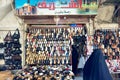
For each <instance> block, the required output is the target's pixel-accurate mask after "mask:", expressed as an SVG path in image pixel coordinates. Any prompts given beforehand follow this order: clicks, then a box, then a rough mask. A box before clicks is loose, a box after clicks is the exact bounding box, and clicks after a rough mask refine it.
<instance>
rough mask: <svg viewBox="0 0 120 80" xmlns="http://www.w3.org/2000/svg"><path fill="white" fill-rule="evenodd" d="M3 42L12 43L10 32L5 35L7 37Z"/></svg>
mask: <svg viewBox="0 0 120 80" xmlns="http://www.w3.org/2000/svg"><path fill="white" fill-rule="evenodd" d="M4 41H12V35H11V31H9V32H8V33H7V35H6V36H5V38H4Z"/></svg>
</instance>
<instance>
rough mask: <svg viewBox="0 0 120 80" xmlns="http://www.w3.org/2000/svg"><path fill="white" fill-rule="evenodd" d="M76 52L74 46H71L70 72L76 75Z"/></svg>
mask: <svg viewBox="0 0 120 80" xmlns="http://www.w3.org/2000/svg"><path fill="white" fill-rule="evenodd" d="M77 64H78V52H77V48H76V46H75V45H72V71H73V73H74V74H75V75H76V74H77Z"/></svg>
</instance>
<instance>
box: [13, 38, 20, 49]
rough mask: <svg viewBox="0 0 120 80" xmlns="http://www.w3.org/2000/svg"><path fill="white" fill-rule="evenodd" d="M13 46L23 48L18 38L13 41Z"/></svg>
mask: <svg viewBox="0 0 120 80" xmlns="http://www.w3.org/2000/svg"><path fill="white" fill-rule="evenodd" d="M13 47H14V48H21V44H20V42H19V41H18V40H17V41H13Z"/></svg>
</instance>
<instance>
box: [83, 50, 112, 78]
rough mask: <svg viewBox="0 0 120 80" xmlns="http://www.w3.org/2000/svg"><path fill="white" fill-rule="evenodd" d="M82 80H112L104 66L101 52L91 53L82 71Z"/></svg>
mask: <svg viewBox="0 0 120 80" xmlns="http://www.w3.org/2000/svg"><path fill="white" fill-rule="evenodd" d="M83 80H113V79H112V77H111V75H110V73H109V70H108V67H107V65H106V62H105V59H104V56H103V53H102V50H100V49H96V50H94V51H93V53H92V54H91V56H90V57H89V59H88V60H87V62H86V64H85V66H84V69H83Z"/></svg>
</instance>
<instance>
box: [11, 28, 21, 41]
mask: <svg viewBox="0 0 120 80" xmlns="http://www.w3.org/2000/svg"><path fill="white" fill-rule="evenodd" d="M12 38H13V39H19V38H20V32H19V29H18V28H17V29H16V30H15V32H14V34H13V36H12Z"/></svg>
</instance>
